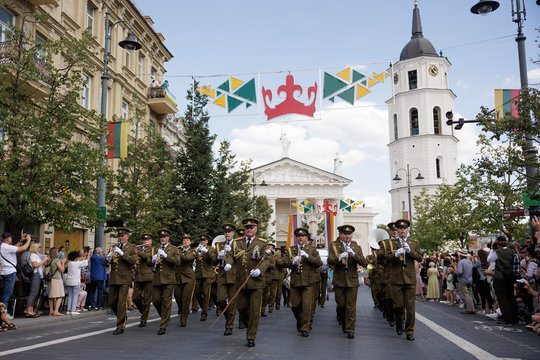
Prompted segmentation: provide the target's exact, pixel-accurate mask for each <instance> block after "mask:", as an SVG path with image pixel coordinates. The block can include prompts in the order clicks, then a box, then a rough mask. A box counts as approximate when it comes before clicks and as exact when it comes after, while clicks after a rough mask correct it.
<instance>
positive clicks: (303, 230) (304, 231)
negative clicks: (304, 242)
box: [294, 227, 309, 237]
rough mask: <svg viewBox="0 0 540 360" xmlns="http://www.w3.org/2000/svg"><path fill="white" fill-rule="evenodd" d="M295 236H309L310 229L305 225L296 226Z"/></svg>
mask: <svg viewBox="0 0 540 360" xmlns="http://www.w3.org/2000/svg"><path fill="white" fill-rule="evenodd" d="M294 235H295V236H308V237H309V230H308V229H306V228H303V227H299V228H296V230H294Z"/></svg>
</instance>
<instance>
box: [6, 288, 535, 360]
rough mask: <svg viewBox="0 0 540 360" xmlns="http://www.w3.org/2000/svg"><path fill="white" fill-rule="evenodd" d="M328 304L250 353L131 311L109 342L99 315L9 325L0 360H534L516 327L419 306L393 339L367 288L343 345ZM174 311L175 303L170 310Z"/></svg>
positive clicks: (229, 340)
mask: <svg viewBox="0 0 540 360" xmlns="http://www.w3.org/2000/svg"><path fill="white" fill-rule="evenodd" d="M332 295H333V293H330V296H331V297H330V301H329V302H328V303H327V306H326V307H325V308H324V309H321V308H318V309H317V314H316V318H315V324H314V328H313V331H311V332H310V336H309V337H308V338H302V337H300V336H299V335H298V333H297V332H296V328H295V322H294V320H293V316H292V313H291V311H290V309H289V308H286V307H282V308H281V310H279V311H274V313H272V314H269V316H268V317H267V318H261V321H260V327H259V333H258V336H257V339H256V346H255V347H254V348H248V347H247V346H246V342H245V333H244V331H243V330H238V329H235V330H234V332H233V335H232V336H228V337H226V336H223V330H224V329H223V326H224V321H223V319H222V318H221V319H220V320H219V321H218V323H217V324H216V325H215V326H214V327H213V328H211V326H212V324H213V323H214V321H215V319H216V316H215V315H214V314H213V313H211V315H210V316H209V318H208V320H207V321H206V322H201V321H199V314H200V313H198V314H192V315H190V318H189V320H188V327H186V328H180V327H179V326H178V317H176V316H175V317H174V318H173V319H171V323H170V325H169V329H168V332H167V334H166V335H164V336H158V335H156V333H157V330H158V322H157V321H156V314H155V312H153V313H152V316H151V318H152V319H153V320H152V322H150V323H149V324H148V326H147V327H146V328H143V329H141V328H138V327H137V324H138V319H137V316H138V312H137V311H132V312H131V313H129V317H130V319H129V325H128V328H127V329H126V333H125V334H123V335H120V336H112V335H111V332H112V331H113V330H114V327H115V321H114V320H113V319H112V317H111V316H110V315H107V314H106V313H105V312H91V313H88V312H87V313H84V314H81V315H79V316H76V317H71V316H64V317H62V318H49V317H47V316H42V317H40V318H38V319H15V323H16V324H17V326H18V330H15V331H6V332H3V333H1V334H0V356H2V357H3V356H9V359H41V360H45V359H59V358H61V359H63V360H65V359H78V360H82V359H96V358H98V359H99V358H102V359H157V358H181V359H284V358H285V359H286V358H292V359H294V360H300V359H340V360H341V359H392V360H395V359H414V360H418V359H434V358H435V359H460V360H465V359H496V358H511V359H539V358H540V337H539V336H536V335H534V334H533V333H532V332H530V331H528V330H526V329H525V327H524V326H519V327H507V328H505V327H501V326H499V325H497V324H496V322H495V321H493V320H491V319H489V318H487V317H485V316H480V315H462V314H460V311H459V310H460V309H458V308H456V307H452V306H448V305H446V304H439V303H421V302H420V303H417V321H416V324H417V326H416V333H415V336H416V341H414V342H408V341H406V340H405V336H404V335H402V336H401V337H399V336H397V335H396V333H395V331H394V329H393V328H391V327H389V326H388V324H387V323H386V322H385V321H383V318H382V316H381V314H380V312H379V311H378V310H375V309H373V305H372V302H371V298H370V295H369V289H368V288H367V287H362V288H361V289H360V293H359V305H358V311H359V316H358V320H357V331H356V338H355V339H353V340H349V339H347V338H346V336H345V335H344V334H343V333H342V332H341V330H340V328H339V326H338V325H337V322H336V321H335V306H334V301H333V298H332ZM173 311H176V305H173Z"/></svg>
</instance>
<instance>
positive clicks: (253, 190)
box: [251, 172, 268, 216]
mask: <svg viewBox="0 0 540 360" xmlns="http://www.w3.org/2000/svg"><path fill="white" fill-rule="evenodd" d="M252 186H253V188H252V193H253V194H252V200H251V201H252V206H251V207H252V210H253V215H254V216H257V214H256V205H257V202H256V200H255V188H256V187H257V183H256V182H255V172H253V182H252ZM258 186H268V184H267V183H266V181H265V180H264V178H263V180H262V181H261V183H260V184H258Z"/></svg>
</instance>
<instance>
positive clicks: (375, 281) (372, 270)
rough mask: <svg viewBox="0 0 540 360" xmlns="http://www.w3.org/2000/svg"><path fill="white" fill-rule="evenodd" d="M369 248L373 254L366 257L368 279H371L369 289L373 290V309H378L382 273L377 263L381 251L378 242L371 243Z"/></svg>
mask: <svg viewBox="0 0 540 360" xmlns="http://www.w3.org/2000/svg"><path fill="white" fill-rule="evenodd" d="M369 248H370V250H371V254H369V255H367V256H366V261H367V263H368V264H367V269H368V279H369V288H370V290H371V299H372V300H373V307H374V308H378V307H379V292H380V290H379V287H380V284H379V280H380V272H379V269H378V262H377V250H379V249H380V246H379V244H377V242H376V241H374V242H373V243H372V242H369Z"/></svg>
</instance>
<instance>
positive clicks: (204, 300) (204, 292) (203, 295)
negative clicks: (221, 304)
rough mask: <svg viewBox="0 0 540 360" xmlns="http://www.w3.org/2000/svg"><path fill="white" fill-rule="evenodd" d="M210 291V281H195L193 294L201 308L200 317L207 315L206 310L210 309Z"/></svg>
mask: <svg viewBox="0 0 540 360" xmlns="http://www.w3.org/2000/svg"><path fill="white" fill-rule="evenodd" d="M211 291H212V283H211V279H204V278H203V279H201V278H199V279H197V280H196V283H195V294H196V297H197V302H198V303H199V306H200V307H201V310H202V313H201V315H203V314H204V315H208V308H209V307H210V292H211Z"/></svg>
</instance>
